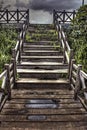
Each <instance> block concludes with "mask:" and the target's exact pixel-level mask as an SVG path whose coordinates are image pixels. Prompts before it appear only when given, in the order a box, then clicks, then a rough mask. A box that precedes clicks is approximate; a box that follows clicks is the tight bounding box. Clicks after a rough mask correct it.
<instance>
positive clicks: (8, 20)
mask: <svg viewBox="0 0 87 130" xmlns="http://www.w3.org/2000/svg"><path fill="white" fill-rule="evenodd" d="M6 17H7V23H9V19H8V9H6Z"/></svg>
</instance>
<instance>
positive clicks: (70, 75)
mask: <svg viewBox="0 0 87 130" xmlns="http://www.w3.org/2000/svg"><path fill="white" fill-rule="evenodd" d="M74 63H75V59H72V60H71V66H70V73H69V83H70V85H71V79H72V71H73V64H74ZM70 89H71V86H70Z"/></svg>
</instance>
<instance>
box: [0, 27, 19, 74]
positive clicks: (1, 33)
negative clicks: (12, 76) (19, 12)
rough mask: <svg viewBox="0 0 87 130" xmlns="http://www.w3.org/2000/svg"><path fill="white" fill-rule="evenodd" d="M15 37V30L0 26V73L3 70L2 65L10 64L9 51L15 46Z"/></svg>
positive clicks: (10, 53)
mask: <svg viewBox="0 0 87 130" xmlns="http://www.w3.org/2000/svg"><path fill="white" fill-rule="evenodd" d="M17 35H18V33H17V31H16V30H15V28H12V27H11V28H10V27H9V26H8V27H1V26H0V73H1V72H2V71H3V70H4V64H5V63H9V62H10V59H11V55H12V51H11V50H12V48H14V47H15V45H16V41H17Z"/></svg>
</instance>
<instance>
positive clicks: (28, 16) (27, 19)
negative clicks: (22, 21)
mask: <svg viewBox="0 0 87 130" xmlns="http://www.w3.org/2000/svg"><path fill="white" fill-rule="evenodd" d="M29 22H30V20H29V9H28V10H27V25H28V26H29Z"/></svg>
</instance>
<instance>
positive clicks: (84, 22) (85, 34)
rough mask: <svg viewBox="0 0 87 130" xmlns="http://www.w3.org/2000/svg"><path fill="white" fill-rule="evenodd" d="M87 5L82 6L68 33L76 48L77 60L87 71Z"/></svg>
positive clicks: (71, 43)
mask: <svg viewBox="0 0 87 130" xmlns="http://www.w3.org/2000/svg"><path fill="white" fill-rule="evenodd" d="M86 30H87V5H85V6H82V7H80V9H79V10H78V12H77V14H76V18H75V19H74V20H73V21H72V23H71V25H70V27H69V29H68V31H66V33H67V37H68V42H69V45H70V46H71V48H73V49H74V53H75V60H76V62H77V63H78V64H82V65H83V70H84V71H85V72H87V31H86Z"/></svg>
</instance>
